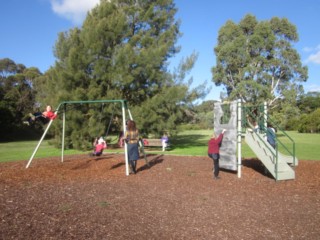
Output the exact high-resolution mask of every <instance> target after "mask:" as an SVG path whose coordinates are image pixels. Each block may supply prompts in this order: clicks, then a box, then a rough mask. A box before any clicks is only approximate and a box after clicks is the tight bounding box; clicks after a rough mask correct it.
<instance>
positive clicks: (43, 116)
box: [23, 105, 57, 125]
mask: <svg viewBox="0 0 320 240" xmlns="http://www.w3.org/2000/svg"><path fill="white" fill-rule="evenodd" d="M56 117H57V114H55V113H54V112H53V111H52V107H51V106H50V105H48V106H47V107H46V110H45V111H44V112H36V113H33V114H32V113H30V114H29V118H28V120H27V121H24V122H23V123H24V124H27V125H30V124H32V123H35V122H36V121H40V122H41V123H43V124H47V123H48V122H50V120H54V119H55V118H56Z"/></svg>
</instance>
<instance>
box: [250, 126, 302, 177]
mask: <svg viewBox="0 0 320 240" xmlns="http://www.w3.org/2000/svg"><path fill="white" fill-rule="evenodd" d="M245 141H246V143H247V144H248V146H249V147H250V148H251V149H252V151H253V152H254V153H255V154H256V156H257V157H258V158H259V159H260V161H261V162H262V163H263V164H264V166H265V167H266V169H268V171H269V172H270V173H271V175H272V176H273V177H274V178H275V179H276V180H277V181H278V180H290V179H295V172H294V169H293V168H292V167H291V165H293V162H294V163H295V164H294V165H295V166H296V165H297V164H298V159H295V161H293V157H292V156H287V155H284V154H282V153H280V152H279V151H278V156H277V154H276V150H275V149H273V148H272V147H271V145H269V143H268V142H267V140H266V139H265V137H264V134H259V133H256V132H253V131H252V130H251V129H247V130H246V133H245ZM277 163H278V164H277ZM289 164H290V165H289Z"/></svg>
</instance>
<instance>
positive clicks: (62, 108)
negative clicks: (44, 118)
mask: <svg viewBox="0 0 320 240" xmlns="http://www.w3.org/2000/svg"><path fill="white" fill-rule="evenodd" d="M99 103H100V104H105V103H113V104H114V106H115V104H117V103H120V104H121V110H122V126H123V130H124V134H125V131H126V111H127V112H128V115H129V119H130V120H133V118H132V115H131V112H130V110H129V108H128V105H127V101H126V100H91V101H90V100H89V101H64V102H61V103H60V104H59V106H58V107H57V109H56V110H55V114H58V112H62V145H61V162H63V161H64V148H65V145H64V143H65V126H66V125H65V122H66V108H67V105H75V104H99ZM112 116H113V113H112ZM111 120H112V117H111ZM111 120H110V122H109V125H108V130H107V131H109V128H110V123H111ZM52 122H53V120H50V122H49V123H48V125H47V127H46V129H45V131H44V133H43V134H42V137H41V139H40V141H39V142H38V145H37V146H36V148H35V149H34V151H33V153H32V155H31V157H30V159H29V161H28V163H27V165H26V168H29V166H30V164H31V162H32V160H33V158H34V156H35V155H36V153H37V151H38V149H39V147H40V145H41V143H42V141H43V139H44V138H45V136H46V134H47V132H48V130H49V128H50V127H51V125H52ZM140 146H141V145H140ZM141 148H142V151H143V154H144V158H145V161H146V163H147V164H148V161H147V159H146V155H145V152H144V149H143V145H142V146H141ZM124 151H125V164H126V175H127V176H128V175H129V162H128V152H127V147H126V143H125V148H124Z"/></svg>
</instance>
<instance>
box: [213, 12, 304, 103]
mask: <svg viewBox="0 0 320 240" xmlns="http://www.w3.org/2000/svg"><path fill="white" fill-rule="evenodd" d="M297 41H298V33H297V29H296V27H295V26H294V25H293V24H291V23H290V22H289V21H288V19H286V18H278V17H273V18H271V20H268V21H260V22H259V21H258V20H257V19H256V17H254V16H252V15H246V16H245V17H244V18H243V19H242V20H241V21H240V22H239V24H236V23H234V22H233V21H228V22H226V24H225V25H224V26H222V27H221V29H220V31H219V35H218V44H217V46H216V47H215V48H214V52H215V54H216V66H214V67H213V68H212V74H213V80H212V81H213V82H214V83H215V84H216V85H217V86H224V87H225V89H226V93H227V96H228V99H229V100H232V99H242V100H243V101H244V102H253V103H258V102H263V101H267V103H268V105H269V106H270V107H275V106H279V104H280V103H281V102H285V101H290V104H291V106H292V104H293V106H294V105H295V99H296V96H297V94H301V93H302V92H303V87H302V83H303V82H305V81H307V78H308V69H307V67H306V66H303V65H302V63H301V59H300V56H299V54H298V52H297V51H296V50H295V49H294V46H293V44H294V43H296V42H297Z"/></svg>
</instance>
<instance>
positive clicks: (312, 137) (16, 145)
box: [0, 130, 320, 162]
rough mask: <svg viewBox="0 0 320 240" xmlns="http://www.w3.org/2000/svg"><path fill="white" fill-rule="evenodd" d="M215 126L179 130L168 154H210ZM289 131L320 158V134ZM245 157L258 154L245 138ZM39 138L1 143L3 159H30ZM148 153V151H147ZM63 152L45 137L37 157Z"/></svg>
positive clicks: (299, 148) (306, 156)
mask: <svg viewBox="0 0 320 240" xmlns="http://www.w3.org/2000/svg"><path fill="white" fill-rule="evenodd" d="M211 133H212V131H211V130H190V131H184V132H182V133H181V134H179V135H178V136H177V137H176V138H175V139H172V140H171V145H172V148H171V149H170V151H166V152H164V154H171V155H189V156H207V143H208V140H209V138H210V135H211ZM287 134H288V135H289V136H290V137H291V138H292V139H293V140H294V141H295V142H296V155H297V157H298V159H299V160H320V144H319V143H320V134H305V133H297V132H293V131H292V132H287ZM279 138H280V140H281V141H283V142H284V143H286V142H287V140H286V139H285V137H284V136H279ZM242 143H243V145H242V157H243V158H252V157H255V155H254V153H253V152H252V151H251V149H250V148H249V147H248V146H247V144H246V143H245V142H244V141H242ZM37 144H38V142H37V141H22V142H10V143H0V162H7V161H18V160H28V159H30V157H31V155H32V153H33V151H34V149H35V147H36V145H37ZM106 152H123V150H122V149H120V150H119V149H107V150H106ZM82 153H83V154H84V153H87V152H82V151H76V150H66V151H64V154H65V155H72V154H82ZM147 153H148V151H147ZM152 153H163V152H161V148H159V151H152ZM53 156H61V149H57V148H54V147H53V146H51V145H50V144H49V143H48V141H47V140H45V141H44V142H43V143H42V144H41V146H40V148H39V150H38V152H37V154H36V155H35V158H43V157H53Z"/></svg>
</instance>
